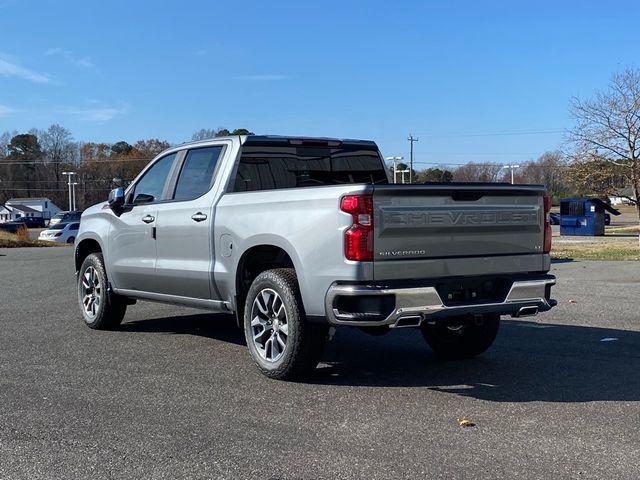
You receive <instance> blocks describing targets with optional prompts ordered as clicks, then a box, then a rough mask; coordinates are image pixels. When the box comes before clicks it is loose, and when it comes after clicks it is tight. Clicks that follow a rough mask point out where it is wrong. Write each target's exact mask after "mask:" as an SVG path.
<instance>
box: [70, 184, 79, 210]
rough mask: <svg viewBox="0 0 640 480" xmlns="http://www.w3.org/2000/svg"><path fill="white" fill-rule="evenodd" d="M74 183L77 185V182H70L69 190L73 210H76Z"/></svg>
mask: <svg viewBox="0 0 640 480" xmlns="http://www.w3.org/2000/svg"><path fill="white" fill-rule="evenodd" d="M76 185H78V183H77V182H73V183H72V184H71V192H72V198H73V211H74V212H75V211H76V210H77V208H76Z"/></svg>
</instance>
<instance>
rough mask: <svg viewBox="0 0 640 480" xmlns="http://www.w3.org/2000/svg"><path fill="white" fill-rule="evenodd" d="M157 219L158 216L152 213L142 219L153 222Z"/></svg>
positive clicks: (145, 221)
mask: <svg viewBox="0 0 640 480" xmlns="http://www.w3.org/2000/svg"><path fill="white" fill-rule="evenodd" d="M155 219H156V217H154V216H152V215H145V216H144V217H142V221H143V222H144V223H151V222H153V221H154V220H155Z"/></svg>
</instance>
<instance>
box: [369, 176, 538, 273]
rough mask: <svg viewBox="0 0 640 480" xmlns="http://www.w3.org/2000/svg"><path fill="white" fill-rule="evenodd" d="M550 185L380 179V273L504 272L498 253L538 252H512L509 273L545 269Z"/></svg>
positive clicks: (376, 210) (376, 213)
mask: <svg viewBox="0 0 640 480" xmlns="http://www.w3.org/2000/svg"><path fill="white" fill-rule="evenodd" d="M544 192H545V190H544V187H542V186H538V185H522V186H520V185H509V184H464V183H463V184H434V185H428V184H427V185H376V186H375V187H374V190H373V203H374V278H375V279H376V280H384V279H387V278H394V277H397V274H396V273H395V272H402V275H407V274H411V275H414V276H417V277H421V278H427V277H434V276H442V275H456V274H460V275H469V274H473V272H474V271H475V270H477V271H479V272H482V271H483V272H485V273H491V270H497V271H496V273H498V271H499V270H500V268H501V267H499V266H497V265H499V264H500V261H499V260H498V261H492V260H491V259H492V258H496V259H497V258H498V257H505V256H507V257H509V256H511V257H513V256H530V258H529V259H528V260H524V259H521V260H517V259H516V260H513V259H511V260H510V265H509V266H508V267H507V266H505V267H504V270H505V271H504V272H503V273H512V272H513V271H518V270H520V271H528V270H531V269H532V268H533V269H541V268H542V257H543V255H542V250H543V242H544V203H543V195H544ZM474 259H477V260H476V264H477V267H478V268H474V265H473V262H474ZM447 260H455V262H451V261H449V262H448V261H447ZM478 262H479V263H478ZM488 262H489V263H491V264H492V265H493V266H494V268H492V269H490V270H489V271H488V270H487V265H488ZM502 263H503V264H504V262H502ZM419 265H420V266H421V267H418V266H419ZM464 265H466V266H465V267H463V268H461V266H464ZM505 265H506V264H505ZM454 266H455V267H454ZM454 270H455V271H454ZM391 272H394V273H391ZM405 278H410V277H405Z"/></svg>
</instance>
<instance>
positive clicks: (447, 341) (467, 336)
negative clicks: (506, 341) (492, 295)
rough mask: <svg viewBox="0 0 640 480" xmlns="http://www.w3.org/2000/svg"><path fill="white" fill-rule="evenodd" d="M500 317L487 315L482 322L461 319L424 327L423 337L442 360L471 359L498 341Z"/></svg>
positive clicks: (422, 329)
mask: <svg viewBox="0 0 640 480" xmlns="http://www.w3.org/2000/svg"><path fill="white" fill-rule="evenodd" d="M499 327H500V315H486V316H484V317H483V318H482V320H481V321H480V322H476V321H468V319H464V318H460V319H458V320H456V319H452V320H449V321H447V322H446V323H445V322H440V323H436V324H435V325H423V326H422V327H421V328H420V329H421V331H422V336H423V337H424V339H425V340H426V341H427V343H428V344H429V346H430V347H431V349H432V350H433V351H434V352H435V353H436V355H438V356H439V357H442V358H448V359H456V358H471V357H475V356H476V355H480V354H481V353H483V352H485V351H486V350H487V349H488V348H489V347H490V346H491V345H492V344H493V341H494V340H495V339H496V336H497V335H498V329H499Z"/></svg>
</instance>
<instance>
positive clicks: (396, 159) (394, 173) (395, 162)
mask: <svg viewBox="0 0 640 480" xmlns="http://www.w3.org/2000/svg"><path fill="white" fill-rule="evenodd" d="M385 160H387V161H389V160H390V161H392V162H393V183H397V180H396V173H398V170H397V169H398V164H397V162H399V161H400V160H404V157H386V158H385ZM403 183H404V182H403Z"/></svg>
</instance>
